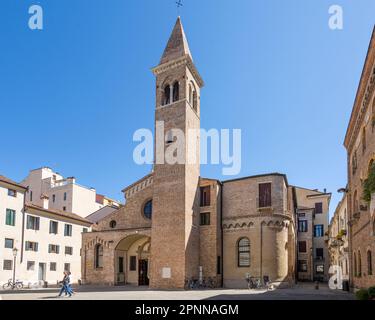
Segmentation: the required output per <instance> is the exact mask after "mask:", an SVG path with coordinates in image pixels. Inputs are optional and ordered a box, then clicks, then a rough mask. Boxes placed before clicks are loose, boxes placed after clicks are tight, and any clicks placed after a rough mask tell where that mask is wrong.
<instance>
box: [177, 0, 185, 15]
mask: <svg viewBox="0 0 375 320" xmlns="http://www.w3.org/2000/svg"><path fill="white" fill-rule="evenodd" d="M176 6H177V14H178V15H180V8H181V7H183V6H184V4H183V3H182V0H178V1H176Z"/></svg>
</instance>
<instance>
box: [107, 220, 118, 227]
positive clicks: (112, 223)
mask: <svg viewBox="0 0 375 320" xmlns="http://www.w3.org/2000/svg"><path fill="white" fill-rule="evenodd" d="M116 224H117V223H116V221H115V220H112V221H111V222H110V223H109V226H110V227H111V228H112V229H114V228H116Z"/></svg>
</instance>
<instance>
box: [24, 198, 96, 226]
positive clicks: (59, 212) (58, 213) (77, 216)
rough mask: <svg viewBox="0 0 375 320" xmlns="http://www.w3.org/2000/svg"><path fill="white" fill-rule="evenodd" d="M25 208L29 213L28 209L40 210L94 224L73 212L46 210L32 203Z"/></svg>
mask: <svg viewBox="0 0 375 320" xmlns="http://www.w3.org/2000/svg"><path fill="white" fill-rule="evenodd" d="M25 208H26V211H27V209H29V208H30V209H34V210H38V211H42V212H46V213H51V214H54V215H57V216H60V217H63V218H69V219H73V220H77V221H80V222H84V223H86V224H92V223H91V221H89V220H88V219H86V218H83V217H81V216H79V215H78V214H75V213H72V212H67V211H62V210H55V209H45V208H43V207H40V206H37V205H35V204H31V203H26V205H25Z"/></svg>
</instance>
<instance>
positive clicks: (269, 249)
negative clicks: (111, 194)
mask: <svg viewBox="0 0 375 320" xmlns="http://www.w3.org/2000/svg"><path fill="white" fill-rule="evenodd" d="M153 73H154V74H155V76H156V106H155V120H156V121H164V125H165V132H164V133H165V137H166V139H165V142H166V145H168V144H170V143H171V141H169V140H170V139H169V138H167V137H169V130H170V129H172V128H179V129H181V130H182V132H184V133H186V132H187V130H189V129H199V128H200V114H201V110H203V109H201V106H200V89H201V88H202V87H203V81H202V79H201V77H200V75H199V73H198V71H197V69H196V67H195V65H194V63H193V59H192V56H191V53H190V50H189V47H188V43H187V39H186V36H185V33H184V30H183V27H182V24H181V21H180V18H179V19H178V20H177V22H176V25H175V27H174V29H173V32H172V35H171V37H170V39H169V41H168V44H167V47H166V49H165V51H164V53H163V56H162V58H161V61H160V64H159V65H158V66H157V67H155V68H154V69H153ZM198 132H199V131H198ZM185 136H187V135H185ZM190 138H191V137H190ZM185 139H188V138H185ZM193 139H194V140H196V141H198V142H199V134H197V135H196V136H194V137H193ZM185 142H186V143H185V145H187V142H188V141H187V140H186V141H185ZM197 144H198V146H197V148H196V150H195V155H196V157H197V159H198V163H197V164H190V163H188V164H162V163H156V164H155V165H154V168H153V171H152V172H151V173H150V174H149V175H147V176H145V177H143V178H142V179H140V180H139V181H137V182H135V183H133V184H132V185H130V186H128V187H126V188H125V189H124V190H123V193H124V196H125V199H126V203H125V206H124V207H122V208H120V209H119V210H116V211H115V212H113V213H110V214H109V215H105V217H104V218H103V219H101V220H100V221H98V222H97V224H96V227H95V230H94V232H90V233H84V234H83V248H82V279H83V281H84V282H85V283H86V284H135V285H149V286H150V287H152V288H186V287H187V285H188V284H189V283H191V281H199V282H201V281H202V282H203V281H204V282H206V283H213V284H214V285H215V286H217V287H222V286H224V287H227V288H245V287H247V282H246V277H247V276H253V277H255V278H259V279H261V280H263V279H264V277H268V278H269V279H270V281H271V282H272V283H273V284H274V285H275V286H290V285H292V284H293V283H294V282H295V280H296V275H297V270H296V266H297V252H296V248H297V230H296V226H297V221H296V219H295V217H296V209H297V199H298V204H299V205H300V206H301V207H302V206H306V207H308V208H313V211H314V210H315V203H322V210H323V212H322V213H320V212H314V214H315V216H316V217H314V219H313V220H314V221H313V224H319V225H320V224H321V225H323V228H321V229H319V230H320V231H321V232H323V234H324V230H327V227H328V217H327V213H328V205H329V198H330V195H329V194H327V193H322V192H318V191H314V190H307V189H302V188H295V187H292V186H290V185H289V183H288V181H287V178H286V176H285V175H283V174H280V173H271V174H264V175H256V176H250V177H245V178H240V179H235V180H229V181H218V180H215V179H207V178H203V177H201V176H200V165H199V156H200V155H199V143H197ZM186 152H187V151H186V150H185V155H186ZM296 190H297V192H296ZM304 190H306V191H304ZM325 220H326V221H325ZM311 230H312V229H311ZM320 231H319V232H320ZM319 235H320V233H319ZM311 238H312V236H311ZM319 238H321V239H315V238H314V239H313V238H312V239H311V242H312V244H311V246H309V247H313V246H315V247H316V248H323V256H321V255H319V258H320V257H323V259H321V260H319V261H318V262H319V263H318V262H317V261H315V260H314V262H313V263H314V265H316V266H318V265H319V266H321V265H323V267H320V268H318V269H316V268H314V270H322V271H320V272H322V274H323V278H324V279H325V276H326V273H327V272H328V270H327V267H326V266H327V263H328V262H327V261H328V255H327V249H326V246H325V243H324V238H323V237H320V236H319ZM321 241H323V242H321ZM314 257H315V256H314ZM324 257H327V258H324ZM324 259H326V260H324Z"/></svg>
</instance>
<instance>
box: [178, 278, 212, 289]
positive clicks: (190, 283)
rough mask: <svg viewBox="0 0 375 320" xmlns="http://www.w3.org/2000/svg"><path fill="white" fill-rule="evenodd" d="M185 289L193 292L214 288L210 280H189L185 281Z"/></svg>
mask: <svg viewBox="0 0 375 320" xmlns="http://www.w3.org/2000/svg"><path fill="white" fill-rule="evenodd" d="M185 288H186V289H190V290H194V289H206V288H210V289H213V288H215V282H214V280H213V279H212V278H207V279H202V281H200V280H198V279H189V280H186V281H185Z"/></svg>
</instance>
